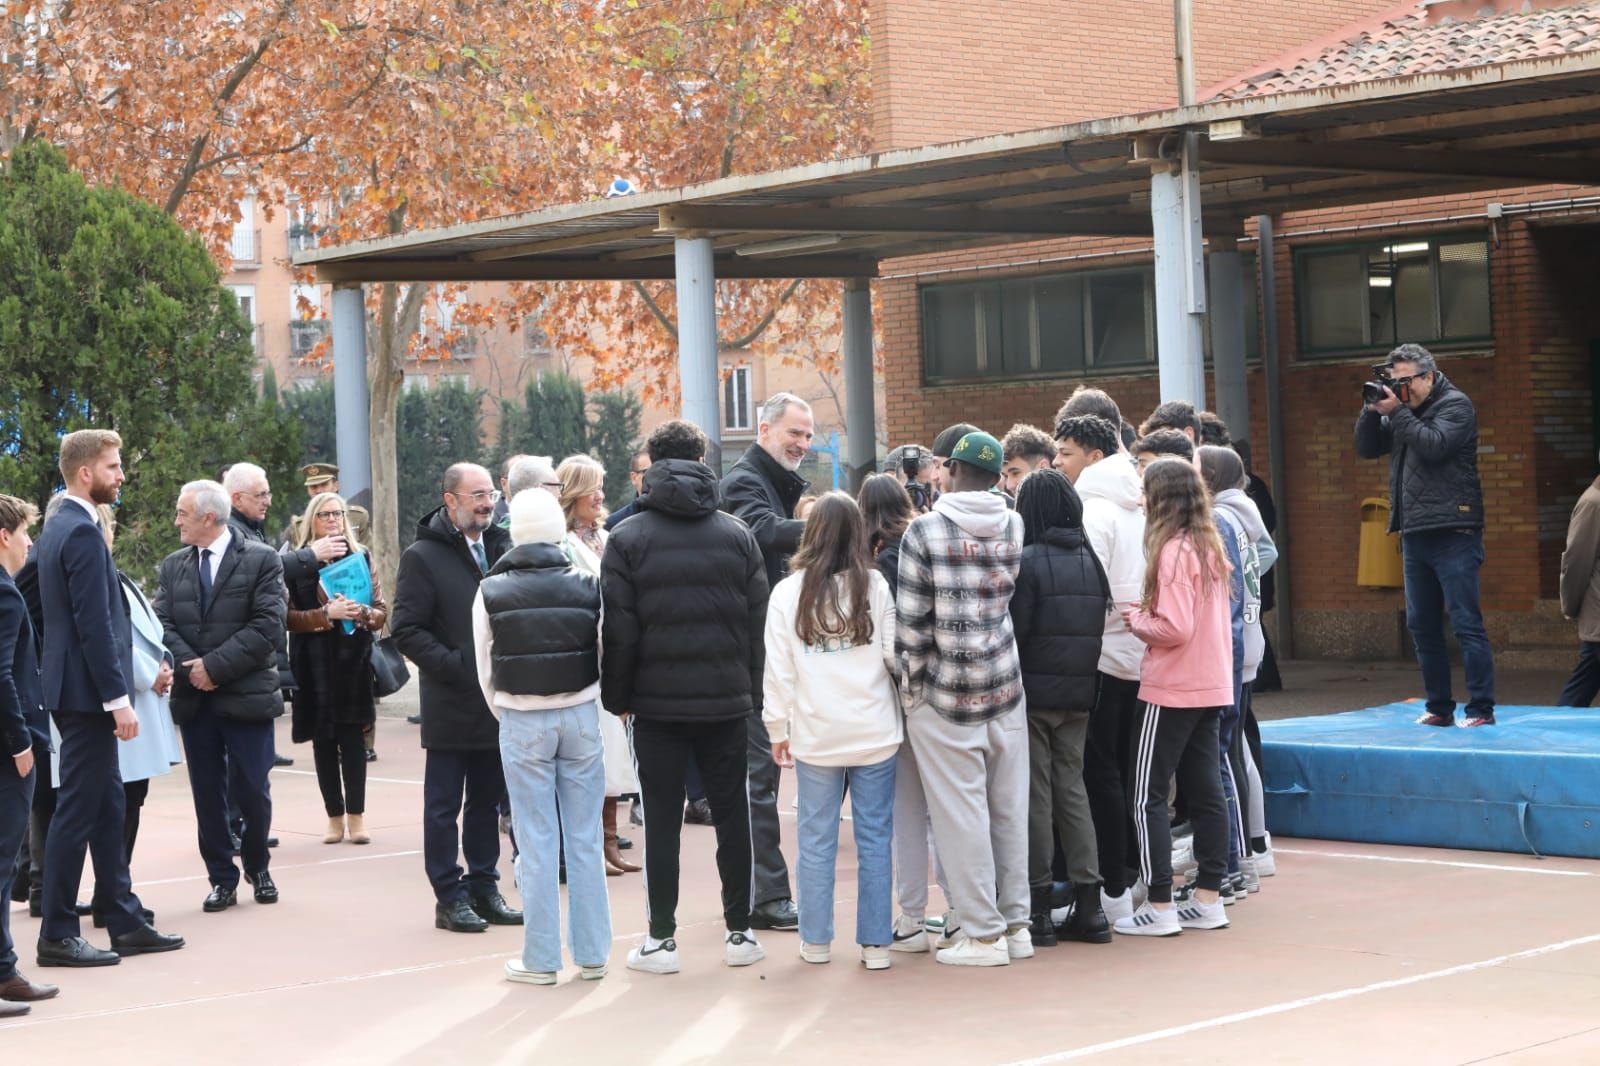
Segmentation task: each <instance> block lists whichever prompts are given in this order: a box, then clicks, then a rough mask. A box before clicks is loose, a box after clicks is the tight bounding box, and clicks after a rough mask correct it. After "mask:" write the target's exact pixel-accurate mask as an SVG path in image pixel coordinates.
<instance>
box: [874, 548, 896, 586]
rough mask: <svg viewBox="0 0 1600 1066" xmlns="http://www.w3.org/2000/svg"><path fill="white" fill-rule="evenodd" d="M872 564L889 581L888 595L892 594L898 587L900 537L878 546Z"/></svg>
mask: <svg viewBox="0 0 1600 1066" xmlns="http://www.w3.org/2000/svg"><path fill="white" fill-rule="evenodd" d="M873 565H875V566H876V567H877V568H878V573H880V574H882V575H883V579H884V580H885V581H887V582H888V583H889V595H891V596H893V595H895V593H896V592H898V591H899V589H900V538H899V537H896V538H894V540H891V541H887V542H886V543H884V544H883V545H881V546H880V547H879V548H878V557H877V558H876V559H874V560H873Z"/></svg>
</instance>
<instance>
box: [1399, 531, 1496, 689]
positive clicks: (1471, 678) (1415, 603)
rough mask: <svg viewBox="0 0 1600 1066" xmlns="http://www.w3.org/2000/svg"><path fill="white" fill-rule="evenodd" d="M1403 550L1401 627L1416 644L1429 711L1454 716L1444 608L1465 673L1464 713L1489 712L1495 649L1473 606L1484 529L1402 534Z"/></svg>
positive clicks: (1476, 594)
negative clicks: (1403, 610)
mask: <svg viewBox="0 0 1600 1066" xmlns="http://www.w3.org/2000/svg"><path fill="white" fill-rule="evenodd" d="M1401 544H1402V548H1403V550H1404V554H1405V575H1406V626H1407V627H1408V628H1409V629H1410V630H1411V639H1412V642H1413V643H1414V644H1416V646H1417V662H1418V664H1419V665H1420V666H1421V667H1422V685H1423V688H1425V689H1426V690H1427V693H1428V713H1430V714H1441V715H1454V714H1455V710H1456V702H1455V698H1454V697H1453V696H1452V695H1451V691H1450V652H1449V650H1448V649H1447V648H1446V647H1445V643H1444V612H1445V610H1446V605H1448V609H1449V611H1450V627H1451V628H1452V629H1454V630H1455V634H1456V640H1457V641H1459V642H1460V644H1461V660H1462V664H1463V665H1464V666H1465V667H1466V672H1467V697H1468V698H1467V714H1469V715H1488V714H1493V713H1494V654H1493V653H1492V652H1491V651H1490V650H1489V635H1488V633H1486V632H1485V631H1484V628H1483V611H1482V610H1480V609H1479V607H1478V568H1479V567H1481V566H1482V565H1483V531H1482V530H1479V529H1465V530H1458V529H1435V530H1429V531H1427V532H1424V533H1407V534H1405V536H1404V537H1402V538H1401Z"/></svg>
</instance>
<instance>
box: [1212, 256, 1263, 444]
mask: <svg viewBox="0 0 1600 1066" xmlns="http://www.w3.org/2000/svg"><path fill="white" fill-rule="evenodd" d="M1209 266H1210V275H1211V277H1210V281H1211V291H1210V293H1208V298H1207V304H1208V305H1209V307H1210V309H1211V310H1210V312H1209V313H1210V316H1211V369H1212V375H1213V376H1212V386H1213V388H1214V390H1215V392H1216V400H1215V407H1214V410H1215V411H1216V412H1217V417H1218V418H1220V419H1222V420H1223V421H1224V422H1226V423H1227V424H1228V429H1229V430H1230V431H1231V432H1232V433H1233V436H1234V439H1235V440H1241V439H1246V438H1248V437H1249V436H1250V393H1249V390H1248V388H1247V387H1246V385H1245V337H1246V333H1245V330H1246V329H1248V328H1250V327H1249V326H1247V325H1246V323H1245V320H1244V287H1245V286H1246V285H1253V284H1255V279H1253V278H1246V277H1245V276H1244V256H1242V255H1240V254H1239V253H1238V252H1236V251H1231V250H1230V251H1214V252H1212V253H1211V257H1210V263H1209ZM1252 325H1253V323H1252Z"/></svg>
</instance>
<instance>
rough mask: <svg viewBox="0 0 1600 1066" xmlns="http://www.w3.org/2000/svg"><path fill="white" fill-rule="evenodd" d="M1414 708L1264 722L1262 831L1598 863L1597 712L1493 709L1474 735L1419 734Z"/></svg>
mask: <svg viewBox="0 0 1600 1066" xmlns="http://www.w3.org/2000/svg"><path fill="white" fill-rule="evenodd" d="M1422 710H1423V706H1422V703H1421V702H1416V703H1391V704H1387V705H1385V706H1383V707H1371V708H1368V709H1367V710H1364V711H1350V712H1347V713H1344V714H1330V715H1323V716H1321V717H1315V718H1287V719H1283V720H1280V721H1275V722H1262V723H1261V746H1262V761H1263V762H1264V763H1265V766H1264V767H1263V769H1262V774H1263V781H1262V784H1263V787H1264V788H1265V789H1266V793H1267V797H1266V799H1267V802H1266V807H1267V828H1268V829H1269V830H1270V831H1271V832H1273V833H1277V834H1282V835H1284V836H1296V837H1314V838H1321V839H1327V840H1361V841H1369V842H1372V843H1378V844H1412V845H1422V846H1427V847H1444V848H1471V849H1476V850H1482V851H1512V852H1520V853H1522V854H1535V855H1570V856H1576V857H1580V858H1590V859H1593V858H1600V709H1591V708H1587V707H1497V708H1495V718H1496V720H1497V721H1498V723H1499V724H1497V725H1494V726H1486V727H1482V728H1478V729H1459V728H1457V729H1441V728H1437V727H1430V726H1422V725H1417V724H1416V718H1417V716H1418V715H1420V714H1421V713H1422Z"/></svg>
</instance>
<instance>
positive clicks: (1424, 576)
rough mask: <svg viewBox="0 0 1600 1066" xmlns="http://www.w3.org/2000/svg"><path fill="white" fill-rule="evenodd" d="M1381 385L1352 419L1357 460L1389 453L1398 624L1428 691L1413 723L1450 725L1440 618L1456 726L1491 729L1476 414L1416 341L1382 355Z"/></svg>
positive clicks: (1490, 660) (1491, 664)
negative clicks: (1451, 639) (1399, 568)
mask: <svg viewBox="0 0 1600 1066" xmlns="http://www.w3.org/2000/svg"><path fill="white" fill-rule="evenodd" d="M1387 369H1388V373H1389V378H1388V384H1387V385H1385V386H1383V388H1382V396H1381V398H1380V399H1377V400H1375V401H1373V402H1371V403H1368V404H1365V405H1364V406H1363V407H1362V409H1361V416H1360V417H1359V418H1358V419H1357V420H1356V454H1357V455H1359V456H1361V458H1363V459H1377V458H1380V457H1381V456H1384V455H1387V456H1389V532H1391V533H1399V534H1400V539H1401V544H1402V546H1403V548H1404V555H1405V583H1406V626H1407V628H1409V629H1410V630H1411V638H1412V642H1413V643H1414V644H1415V645H1416V648H1417V662H1418V663H1419V664H1420V665H1421V667H1422V683H1423V686H1424V688H1425V689H1426V690H1427V694H1428V705H1427V710H1426V712H1425V713H1424V714H1423V715H1422V717H1421V718H1419V719H1417V721H1418V723H1419V724H1421V725H1433V726H1449V725H1454V724H1455V720H1456V719H1455V708H1456V704H1455V697H1454V696H1453V695H1452V693H1451V687H1450V651H1449V649H1448V648H1447V647H1446V646H1445V642H1444V612H1445V610H1446V609H1448V610H1449V612H1450V627H1451V628H1452V629H1453V630H1454V631H1455V634H1456V640H1457V641H1459V642H1460V644H1461V658H1462V662H1463V665H1464V666H1465V667H1466V673H1467V697H1468V698H1467V713H1466V717H1465V718H1464V719H1463V721H1462V723H1461V724H1462V725H1464V726H1484V725H1494V655H1493V653H1492V652H1491V650H1490V648H1489V636H1488V634H1487V633H1486V632H1485V631H1484V627H1483V612H1482V610H1480V609H1479V606H1478V570H1479V569H1480V568H1481V567H1482V566H1483V488H1482V486H1481V485H1480V483H1479V481H1478V416H1477V412H1476V411H1474V410H1473V407H1472V401H1471V400H1469V399H1467V394H1466V393H1464V392H1462V391H1461V390H1460V389H1459V388H1457V387H1456V386H1454V385H1452V384H1451V383H1450V381H1449V380H1448V379H1446V378H1445V376H1444V375H1443V374H1441V373H1440V372H1439V367H1438V364H1437V363H1435V362H1434V358H1433V354H1432V353H1431V352H1429V351H1428V349H1426V348H1424V347H1422V346H1421V345H1420V344H1402V345H1400V347H1398V348H1396V349H1395V350H1394V351H1392V352H1390V353H1389V359H1388V365H1387Z"/></svg>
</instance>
